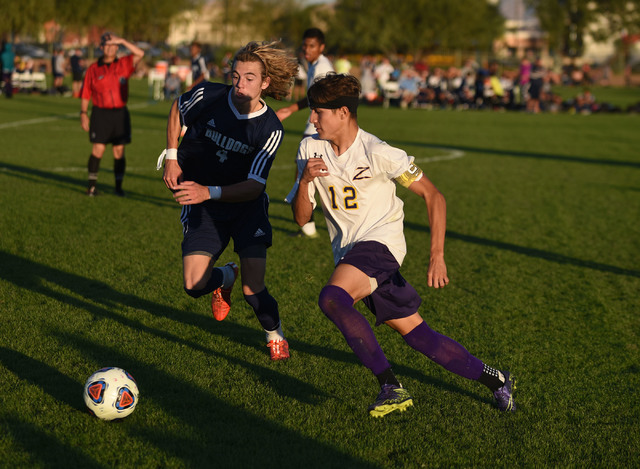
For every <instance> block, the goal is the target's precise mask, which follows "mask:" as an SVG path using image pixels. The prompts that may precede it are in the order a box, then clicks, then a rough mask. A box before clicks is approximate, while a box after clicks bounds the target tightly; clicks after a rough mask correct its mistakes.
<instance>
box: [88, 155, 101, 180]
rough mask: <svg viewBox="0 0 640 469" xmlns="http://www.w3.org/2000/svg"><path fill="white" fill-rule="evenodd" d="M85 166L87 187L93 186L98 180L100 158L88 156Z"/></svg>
mask: <svg viewBox="0 0 640 469" xmlns="http://www.w3.org/2000/svg"><path fill="white" fill-rule="evenodd" d="M87 168H88V170H89V187H95V186H96V181H97V180H98V170H99V169H100V158H98V157H96V156H93V155H91V156H89V163H88V164H87Z"/></svg>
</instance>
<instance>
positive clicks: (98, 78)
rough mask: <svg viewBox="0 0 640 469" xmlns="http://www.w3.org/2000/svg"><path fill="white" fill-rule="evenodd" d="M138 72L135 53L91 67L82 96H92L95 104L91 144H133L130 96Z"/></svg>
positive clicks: (90, 133)
mask: <svg viewBox="0 0 640 469" xmlns="http://www.w3.org/2000/svg"><path fill="white" fill-rule="evenodd" d="M134 71H135V65H134V63H133V56H132V55H127V56H125V57H122V58H116V59H115V60H114V61H113V62H111V63H104V62H103V60H102V58H100V59H98V61H97V62H94V63H93V64H91V65H90V66H89V68H88V69H87V72H86V74H85V77H84V83H83V85H82V91H81V93H80V98H82V99H90V100H91V102H92V104H93V108H92V110H91V121H90V125H89V140H90V141H91V143H104V144H108V143H111V144H113V145H124V144H126V143H131V119H130V117H129V110H128V109H127V99H128V97H129V77H131V75H133V72H134Z"/></svg>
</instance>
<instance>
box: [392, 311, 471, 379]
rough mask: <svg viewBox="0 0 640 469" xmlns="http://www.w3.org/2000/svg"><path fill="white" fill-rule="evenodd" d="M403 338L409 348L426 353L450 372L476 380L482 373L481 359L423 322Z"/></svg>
mask: <svg viewBox="0 0 640 469" xmlns="http://www.w3.org/2000/svg"><path fill="white" fill-rule="evenodd" d="M403 338H404V340H405V342H407V344H409V346H410V347H411V348H413V349H415V350H417V351H418V352H420V353H422V354H423V355H426V356H427V357H428V358H430V359H431V360H433V361H434V362H436V363H437V364H438V365H441V366H443V367H444V368H446V369H447V370H449V371H451V372H452V373H455V374H457V375H460V376H464V377H465V378H468V379H472V380H477V379H478V378H480V375H481V374H482V367H483V363H482V361H481V360H479V359H477V358H476V357H474V356H473V355H471V354H470V353H469V352H468V351H467V349H465V348H464V347H463V346H462V345H460V344H459V343H458V342H456V341H455V340H453V339H450V338H449V337H447V336H444V335H442V334H438V333H437V332H436V331H434V330H433V329H431V328H430V327H429V326H427V323H425V322H422V324H420V325H419V326H417V327H416V328H415V329H413V330H412V331H411V332H409V333H408V334H407V335H405V336H403Z"/></svg>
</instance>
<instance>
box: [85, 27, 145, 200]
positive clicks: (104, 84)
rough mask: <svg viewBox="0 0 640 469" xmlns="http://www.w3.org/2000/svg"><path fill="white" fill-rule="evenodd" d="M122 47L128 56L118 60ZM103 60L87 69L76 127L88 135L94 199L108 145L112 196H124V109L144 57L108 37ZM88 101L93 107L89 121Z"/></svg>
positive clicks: (127, 132)
mask: <svg viewBox="0 0 640 469" xmlns="http://www.w3.org/2000/svg"><path fill="white" fill-rule="evenodd" d="M120 46H124V47H125V48H127V49H128V50H129V51H130V52H131V54H129V55H126V56H124V57H122V58H118V56H117V54H118V48H119V47H120ZM100 49H102V52H103V56H102V57H100V58H99V59H98V61H97V62H94V63H92V64H91V65H90V66H89V68H88V69H87V73H86V74H85V77H84V84H83V86H82V92H81V94H80V98H81V105H80V123H81V125H82V128H83V129H84V131H85V132H89V141H90V142H91V156H90V157H89V163H88V165H87V166H88V170H89V187H88V188H87V195H88V196H95V195H98V189H97V188H96V183H97V181H98V170H99V168H100V161H101V160H102V156H103V155H104V151H105V149H106V146H107V145H108V144H111V146H112V151H113V158H114V162H113V173H114V175H115V193H116V194H117V195H119V196H124V191H123V190H122V180H123V179H124V172H125V167H126V160H125V154H124V146H125V145H126V144H128V143H131V118H130V116H129V110H128V109H127V99H128V98H129V77H131V75H133V73H134V72H135V69H136V65H138V63H139V62H140V61H141V60H142V57H144V51H143V50H142V49H140V48H139V47H138V46H136V45H134V44H132V43H130V42H129V41H127V40H125V39H123V38H121V37H118V36H116V35H114V34H111V33H104V34H103V35H102V38H101V39H100ZM89 101H91V102H92V103H93V107H92V108H91V119H89V116H88V114H87V113H88V111H89Z"/></svg>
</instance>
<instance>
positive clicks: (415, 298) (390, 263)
mask: <svg viewBox="0 0 640 469" xmlns="http://www.w3.org/2000/svg"><path fill="white" fill-rule="evenodd" d="M340 264H349V265H352V266H354V267H356V268H357V269H358V270H361V271H362V272H364V273H365V274H367V275H368V276H369V277H371V278H375V279H376V281H377V282H378V288H376V290H375V291H374V292H373V293H372V294H371V295H369V296H367V297H366V298H363V299H362V302H363V303H364V304H365V305H366V307H367V308H369V310H370V311H371V312H372V313H373V314H374V315H375V317H376V325H377V326H378V325H380V324H382V323H384V322H385V321H388V320H390V319H401V318H406V317H409V316H411V315H412V314H414V313H416V312H417V311H418V308H419V307H420V304H421V303H422V299H421V298H420V295H419V294H418V292H417V291H416V290H415V288H413V286H412V285H411V284H410V283H409V282H407V281H406V280H405V279H404V277H403V276H402V275H401V274H400V270H399V269H400V265H399V264H398V261H396V258H395V257H393V254H391V252H390V251H389V249H388V248H387V247H386V246H385V245H384V244H382V243H379V242H377V241H362V242H360V243H356V245H355V246H354V247H353V248H351V250H350V251H349V252H348V253H347V254H345V256H344V257H343V258H342V259H340V261H339V262H338V265H340Z"/></svg>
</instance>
